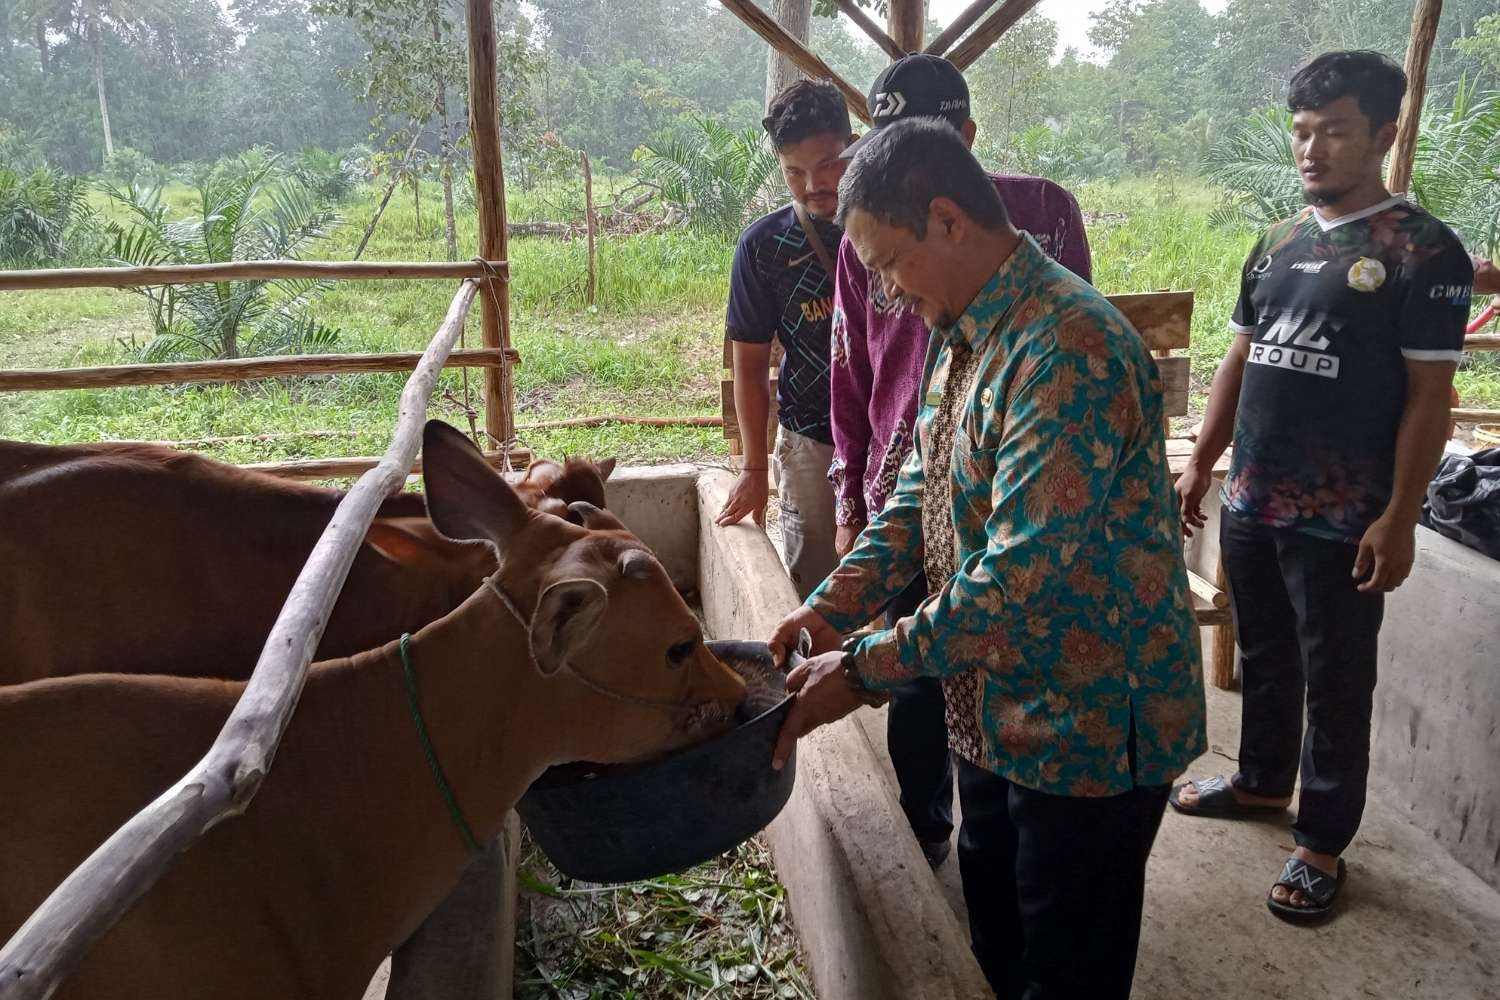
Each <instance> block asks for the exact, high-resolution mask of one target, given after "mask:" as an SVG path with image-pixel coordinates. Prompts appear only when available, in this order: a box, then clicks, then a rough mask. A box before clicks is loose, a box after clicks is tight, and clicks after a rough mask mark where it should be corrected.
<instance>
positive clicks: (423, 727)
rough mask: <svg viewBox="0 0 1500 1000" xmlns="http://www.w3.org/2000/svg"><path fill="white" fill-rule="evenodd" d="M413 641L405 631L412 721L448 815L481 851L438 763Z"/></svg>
mask: <svg viewBox="0 0 1500 1000" xmlns="http://www.w3.org/2000/svg"><path fill="white" fill-rule="evenodd" d="M410 641H411V633H410V632H403V633H401V667H402V670H403V671H404V672H405V674H406V703H407V705H408V706H409V707H410V708H411V721H412V722H413V723H415V724H416V727H417V738H418V739H420V740H421V741H422V752H423V753H424V754H426V755H427V766H428V768H429V769H431V771H432V780H433V781H435V782H437V787H438V792H439V793H440V794H441V795H442V796H443V804H444V805H446V806H447V807H448V815H449V816H452V817H453V822H454V823H456V824H457V825H458V832H459V833H461V834H463V838H464V845H465V846H466V847H468V849H469V850H470V851H472V852H473V853H475V854H479V853H481V852H482V851H483V850H484V846H483V845H482V844H480V843H479V838H477V837H475V836H474V831H473V829H472V828H470V826H469V821H468V820H466V819H464V811H463V810H462V809H460V808H459V807H458V800H457V799H455V798H454V797H453V788H452V786H450V785H449V784H448V779H447V778H446V777H444V776H443V765H441V764H439V763H438V759H437V750H436V749H434V748H433V745H432V737H431V736H429V735H428V734H427V723H426V722H424V721H422V710H421V708H419V707H418V706H417V674H416V671H414V670H413V669H412V666H411V654H410V653H409V652H408V651H407V644H408V643H409V642H410Z"/></svg>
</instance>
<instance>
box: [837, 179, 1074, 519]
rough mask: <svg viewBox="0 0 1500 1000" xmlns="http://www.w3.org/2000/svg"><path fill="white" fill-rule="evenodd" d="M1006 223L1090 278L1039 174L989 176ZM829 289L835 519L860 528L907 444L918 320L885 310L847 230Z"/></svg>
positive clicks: (1062, 208) (1063, 195) (1065, 197)
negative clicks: (830, 291)
mask: <svg viewBox="0 0 1500 1000" xmlns="http://www.w3.org/2000/svg"><path fill="white" fill-rule="evenodd" d="M990 177H991V179H992V180H994V182H995V188H996V189H997V190H998V191H999V192H1000V198H1001V200H1002V201H1004V202H1005V208H1006V210H1007V211H1008V212H1009V213H1010V221H1011V224H1012V225H1014V226H1015V227H1016V228H1017V229H1020V230H1023V231H1025V232H1028V233H1030V234H1031V236H1032V238H1033V239H1034V240H1036V242H1037V244H1038V245H1039V246H1040V247H1041V248H1042V250H1043V251H1044V252H1045V253H1046V254H1047V255H1048V256H1049V257H1051V258H1052V259H1053V260H1055V261H1057V262H1058V263H1059V264H1061V265H1063V266H1064V267H1066V268H1067V269H1068V270H1070V271H1072V272H1073V273H1074V274H1076V275H1078V276H1079V277H1080V278H1083V279H1084V280H1085V281H1092V280H1093V268H1092V267H1091V266H1090V263H1089V242H1088V237H1087V236H1086V235H1084V231H1083V216H1082V214H1081V213H1080V212H1079V211H1078V202H1077V201H1076V200H1075V199H1074V198H1073V196H1072V195H1071V194H1069V193H1068V191H1067V189H1065V188H1063V187H1062V186H1060V185H1058V184H1055V183H1053V182H1052V181H1049V180H1047V179H1045V178H1042V177H1023V176H1017V175H1011V174H991V175H990ZM837 271H838V275H837V278H836V279H835V283H834V292H833V343H832V351H831V353H832V358H831V361H832V371H831V375H830V389H831V396H832V406H833V465H832V467H831V468H829V470H828V478H829V479H830V480H831V481H832V482H833V491H834V497H835V500H836V501H837V505H836V507H835V509H834V520H835V522H836V523H838V524H840V525H845V526H851V527H863V526H864V525H865V524H866V523H868V522H869V520H870V518H871V517H873V516H874V515H875V514H877V513H879V512H880V509H881V508H882V507H884V506H885V498H886V497H887V496H888V495H889V494H890V492H891V490H892V489H893V488H894V487H895V485H896V474H897V473H898V472H900V471H901V463H902V462H903V461H905V460H906V455H907V453H908V452H910V451H911V443H912V428H913V426H914V425H915V422H916V416H917V394H918V391H919V390H920V388H921V381H922V365H923V362H924V361H925V360H926V358H927V338H928V329H927V324H926V323H925V322H923V320H922V318H921V317H920V316H918V315H916V314H915V313H911V312H906V311H898V310H893V309H891V308H890V306H889V305H888V304H887V303H886V301H885V295H884V293H883V292H882V291H881V288H880V282H879V281H873V282H872V281H871V275H870V273H869V271H867V270H866V269H865V266H864V265H863V264H861V263H860V260H859V257H858V256H857V255H856V254H855V252H854V247H853V245H852V244H850V242H849V240H848V238H847V237H845V238H844V240H843V241H842V242H841V243H840V244H839V259H838V264H837Z"/></svg>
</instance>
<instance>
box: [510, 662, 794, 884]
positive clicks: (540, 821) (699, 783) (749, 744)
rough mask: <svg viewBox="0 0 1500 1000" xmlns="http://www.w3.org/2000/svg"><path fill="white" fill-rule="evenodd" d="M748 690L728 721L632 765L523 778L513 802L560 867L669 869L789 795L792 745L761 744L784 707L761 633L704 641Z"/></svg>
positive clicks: (643, 872)
mask: <svg viewBox="0 0 1500 1000" xmlns="http://www.w3.org/2000/svg"><path fill="white" fill-rule="evenodd" d="M708 648H709V649H710V650H711V651H712V652H713V654H714V655H715V656H717V657H718V658H719V659H720V660H722V661H723V662H724V663H725V665H726V666H728V667H730V668H731V669H733V670H734V671H736V672H737V673H739V674H740V676H742V677H744V678H745V683H746V686H747V688H748V693H747V696H746V699H745V704H744V705H743V706H741V708H740V712H739V715H740V718H741V719H743V720H744V721H742V722H741V723H740V724H739V725H737V726H735V728H733V729H731V730H729V731H727V732H725V733H721V734H720V735H718V736H716V737H714V738H713V739H711V740H707V741H705V742H703V743H698V744H695V745H693V746H690V747H685V748H683V749H682V750H678V751H677V752H675V753H673V754H670V755H669V756H667V757H663V758H661V759H659V760H654V761H648V762H646V763H641V764H620V765H604V764H587V763H579V764H563V765H559V766H557V767H553V768H549V769H548V770H547V771H546V772H544V773H543V774H542V776H541V777H540V778H538V779H537V780H536V782H535V783H533V784H532V786H531V788H530V789H528V790H527V792H526V794H525V795H523V796H522V797H521V801H520V802H519V803H517V804H516V811H517V812H519V813H520V814H521V819H522V820H524V821H525V823H526V826H527V827H528V828H529V829H530V831H531V837H532V839H533V840H535V841H536V843H537V845H538V846H539V847H541V849H542V850H543V851H544V852H545V853H546V855H547V857H548V859H550V860H551V862H552V864H553V865H555V866H556V867H557V870H558V871H560V872H562V873H563V874H564V875H568V876H570V877H572V878H575V879H581V880H583V881H586V882H635V881H639V880H641V879H647V878H655V877H656V876H658V875H667V874H670V873H672V872H679V871H682V870H683V869H686V868H691V867H693V866H694V865H697V864H702V863H703V862H704V861H707V860H709V859H710V858H714V857H718V856H719V855H720V854H723V853H724V852H725V851H729V850H733V849H734V848H735V847H737V846H738V845H739V844H741V843H743V842H744V841H746V840H748V839H749V838H750V837H753V836H754V835H755V834H757V833H759V832H760V831H761V830H763V829H764V828H765V826H766V824H767V823H769V822H771V820H773V819H775V818H776V814H777V813H779V812H781V808H782V806H784V805H786V802H787V799H789V798H790V797H791V794H792V783H793V781H794V780H795V779H796V774H797V759H796V755H795V753H794V754H793V756H792V757H791V758H790V759H789V760H788V761H787V763H786V767H784V768H782V769H781V770H780V771H774V770H772V769H771V752H772V751H773V750H774V749H775V747H776V737H777V734H778V733H780V731H781V724H782V722H784V721H785V720H786V716H787V712H789V711H790V710H791V698H790V697H789V696H788V695H787V694H786V687H785V681H784V678H783V677H782V674H781V671H779V670H778V669H776V664H775V662H774V661H773V660H772V659H771V654H770V652H769V650H768V648H767V646H766V644H765V643H763V642H733V641H721V642H709V643H708Z"/></svg>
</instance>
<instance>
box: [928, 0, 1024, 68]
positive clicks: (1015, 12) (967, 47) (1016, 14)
mask: <svg viewBox="0 0 1500 1000" xmlns="http://www.w3.org/2000/svg"><path fill="white" fill-rule="evenodd" d="M1039 3H1041V0H1005V3H1003V4H1001V5H1000V8H999V9H998V10H996V11H995V12H994V13H993V14H991V15H990V16H989V17H987V18H985V19H984V22H983V23H982V24H980V25H979V27H977V28H975V29H974V31H973V33H972V34H970V35H969V37H968V38H965V39H964V40H963V41H962V42H959V43H958V45H956V46H955V47H954V49H953V51H952V52H950V53H949V54H948V61H949V62H951V63H952V64H953V65H955V66H957V67H958V68H959V69H960V70H965V69H968V68H969V67H970V66H971V65H972V64H973V62H974V60H976V59H978V58H979V57H980V56H982V55H984V54H985V53H986V52H987V51H989V47H990V46H991V45H994V44H995V42H996V41H997V40H998V39H999V38H1000V36H1001V35H1003V34H1005V33H1006V32H1007V31H1009V30H1010V29H1011V25H1013V24H1015V23H1016V22H1017V21H1019V20H1020V19H1021V18H1023V17H1025V16H1026V15H1027V14H1029V13H1031V8H1033V7H1035V6H1036V5H1037V4H1039Z"/></svg>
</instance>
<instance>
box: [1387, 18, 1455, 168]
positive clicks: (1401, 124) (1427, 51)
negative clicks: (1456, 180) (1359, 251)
mask: <svg viewBox="0 0 1500 1000" xmlns="http://www.w3.org/2000/svg"><path fill="white" fill-rule="evenodd" d="M1442 14H1443V0H1417V5H1416V9H1415V10H1414V11H1413V13H1412V19H1411V41H1410V42H1408V43H1407V46H1406V100H1404V101H1402V102H1401V117H1400V119H1399V120H1398V122H1397V125H1396V144H1395V146H1394V147H1392V149H1391V164H1390V172H1389V173H1387V174H1386V181H1385V186H1386V189H1387V190H1389V191H1390V192H1391V194H1405V193H1407V192H1408V190H1409V189H1410V188H1411V168H1412V163H1413V162H1414V161H1415V160H1416V157H1417V132H1418V130H1420V129H1421V127H1422V101H1423V99H1424V98H1425V97H1426V96H1427V63H1428V61H1429V60H1430V59H1431V58H1432V44H1433V42H1435V41H1436V40H1437V30H1438V19H1439V18H1440V17H1442Z"/></svg>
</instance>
